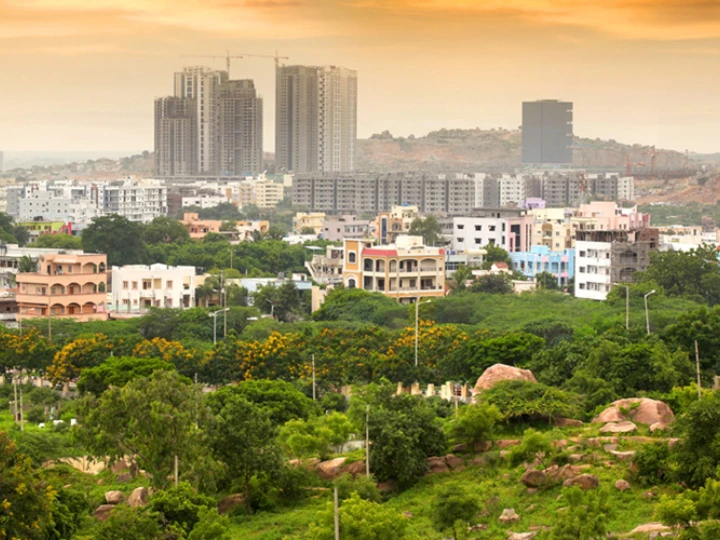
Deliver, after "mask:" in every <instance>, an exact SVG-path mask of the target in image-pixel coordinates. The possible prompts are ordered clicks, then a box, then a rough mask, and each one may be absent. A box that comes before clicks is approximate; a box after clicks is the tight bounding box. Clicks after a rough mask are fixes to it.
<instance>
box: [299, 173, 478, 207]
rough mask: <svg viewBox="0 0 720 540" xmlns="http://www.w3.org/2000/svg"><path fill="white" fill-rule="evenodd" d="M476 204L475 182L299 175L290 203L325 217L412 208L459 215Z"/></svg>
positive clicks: (428, 177) (449, 177) (464, 179)
mask: <svg viewBox="0 0 720 540" xmlns="http://www.w3.org/2000/svg"><path fill="white" fill-rule="evenodd" d="M474 203H475V179H473V178H469V177H460V178H458V177H457V176H452V175H432V174H424V173H397V174H396V173H393V174H370V173H362V174H353V175H298V176H296V177H295V179H294V180H293V204H294V205H296V206H303V207H306V208H309V209H310V210H311V211H314V212H326V213H328V214H341V213H363V212H367V213H372V214H379V213H381V212H388V211H390V209H391V208H392V207H393V206H398V205H415V206H417V207H418V208H419V210H420V212H421V213H423V214H439V213H448V214H452V215H462V214H465V213H468V212H470V211H471V210H472V209H473V207H474Z"/></svg>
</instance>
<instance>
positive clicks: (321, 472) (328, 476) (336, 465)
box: [315, 457, 347, 480]
mask: <svg viewBox="0 0 720 540" xmlns="http://www.w3.org/2000/svg"><path fill="white" fill-rule="evenodd" d="M345 461H347V458H344V457H339V458H335V459H331V460H329V461H323V462H321V463H318V464H317V466H316V467H315V471H316V472H317V473H318V476H319V477H320V478H322V479H324V480H335V479H336V478H337V477H338V476H340V472H341V470H342V466H343V465H344V464H345Z"/></svg>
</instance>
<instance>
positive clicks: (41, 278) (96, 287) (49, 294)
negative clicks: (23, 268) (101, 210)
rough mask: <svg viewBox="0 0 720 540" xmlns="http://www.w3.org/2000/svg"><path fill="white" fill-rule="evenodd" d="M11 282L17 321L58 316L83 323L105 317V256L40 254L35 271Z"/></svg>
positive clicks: (17, 277)
mask: <svg viewBox="0 0 720 540" xmlns="http://www.w3.org/2000/svg"><path fill="white" fill-rule="evenodd" d="M15 279H16V281H17V303H18V313H17V318H18V320H21V319H32V318H40V317H51V318H54V317H59V318H71V319H75V320H77V321H83V322H85V321H97V320H105V319H107V317H108V313H107V309H106V302H107V256H105V255H86V254H83V255H71V254H66V253H57V254H49V255H42V256H40V257H39V258H38V267H37V271H36V272H32V273H18V274H17V276H16V278H15Z"/></svg>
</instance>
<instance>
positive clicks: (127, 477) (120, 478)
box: [115, 472, 133, 484]
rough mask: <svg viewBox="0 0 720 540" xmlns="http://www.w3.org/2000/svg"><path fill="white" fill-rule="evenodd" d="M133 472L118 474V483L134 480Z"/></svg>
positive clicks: (116, 479)
mask: <svg viewBox="0 0 720 540" xmlns="http://www.w3.org/2000/svg"><path fill="white" fill-rule="evenodd" d="M132 479H133V477H132V474H130V473H129V472H124V473H120V474H118V475H117V478H115V481H116V482H117V483H118V484H127V483H128V482H132Z"/></svg>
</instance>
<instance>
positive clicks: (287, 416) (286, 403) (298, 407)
mask: <svg viewBox="0 0 720 540" xmlns="http://www.w3.org/2000/svg"><path fill="white" fill-rule="evenodd" d="M223 391H225V392H232V393H235V394H237V395H239V396H242V397H244V398H245V399H247V400H248V401H250V402H251V403H254V404H256V405H258V406H259V407H260V408H261V409H263V410H265V411H267V412H268V414H269V415H270V420H271V421H272V423H273V424H274V425H276V426H279V425H282V424H284V423H285V422H287V421H289V420H293V419H298V418H299V419H302V420H307V419H309V418H310V417H311V416H315V415H317V414H318V413H319V410H318V407H317V405H316V404H315V403H314V402H313V400H312V399H310V398H309V397H307V396H306V395H305V394H303V393H302V392H300V391H299V390H297V389H296V388H295V387H294V386H293V385H292V384H290V383H288V382H285V381H270V380H257V381H243V382H241V383H240V384H238V385H237V386H233V387H229V388H223Z"/></svg>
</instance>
